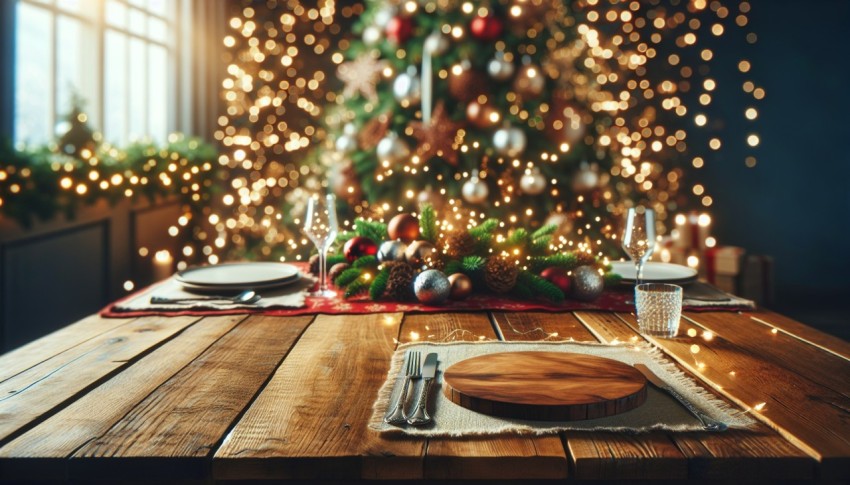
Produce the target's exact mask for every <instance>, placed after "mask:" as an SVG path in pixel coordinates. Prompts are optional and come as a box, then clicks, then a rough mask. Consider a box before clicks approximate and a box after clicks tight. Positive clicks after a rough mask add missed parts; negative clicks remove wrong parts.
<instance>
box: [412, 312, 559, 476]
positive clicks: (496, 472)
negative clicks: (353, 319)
mask: <svg viewBox="0 0 850 485" xmlns="http://www.w3.org/2000/svg"><path fill="white" fill-rule="evenodd" d="M423 335H425V336H427V338H428V340H430V341H434V342H452V341H480V340H495V339H496V338H497V335H496V333H495V331H494V329H493V326H492V325H491V323H490V319H489V318H488V316H487V315H486V314H484V313H441V314H431V315H407V316H406V317H405V319H404V324H403V326H402V333H401V337H400V339H401V341H402V343H405V342H409V341H413V339H414V337H415V338H417V339H418V338H421V336H423ZM424 475H425V478H430V479H476V478H477V479H491V480H498V479H519V478H538V479H544V478H564V477H566V476H567V457H566V452H565V450H564V446H563V444H562V442H561V440H560V438H559V437H558V436H537V437H528V436H515V435H508V436H499V437H492V436H487V437H466V438H432V439H429V440H428V448H427V454H426V456H425V469H424Z"/></svg>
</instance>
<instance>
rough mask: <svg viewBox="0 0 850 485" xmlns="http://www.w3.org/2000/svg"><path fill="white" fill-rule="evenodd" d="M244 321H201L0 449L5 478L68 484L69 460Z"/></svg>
mask: <svg viewBox="0 0 850 485" xmlns="http://www.w3.org/2000/svg"><path fill="white" fill-rule="evenodd" d="M245 318H246V317H245V316H244V315H233V316H223V317H207V318H205V319H204V320H203V321H202V322H199V323H198V324H195V325H193V326H191V327H189V328H188V329H186V330H185V331H184V332H183V333H181V334H180V335H179V336H178V337H177V338H174V339H172V340H170V341H168V342H166V343H165V344H163V345H162V346H161V347H159V348H157V349H156V350H154V351H153V352H151V353H150V354H148V355H146V356H144V357H142V358H141V359H140V360H139V361H138V362H136V363H135V364H133V365H132V366H130V367H129V368H128V369H125V370H124V371H122V372H121V373H119V374H118V375H116V376H114V377H112V378H111V379H109V380H108V381H106V382H104V383H103V384H101V385H100V386H98V387H96V388H94V389H92V390H91V391H90V392H88V393H87V394H85V395H84V396H82V397H80V398H79V399H77V400H76V401H74V402H73V403H71V404H70V405H68V407H66V408H64V409H62V410H61V411H59V412H57V413H56V414H54V415H52V416H50V417H49V418H48V419H47V420H45V421H43V422H41V423H40V424H39V425H37V426H36V427H34V428H33V429H31V430H29V431H27V432H26V433H24V434H23V435H22V436H20V437H18V438H17V439H15V440H13V441H11V442H10V443H9V444H7V445H6V446H4V447H2V448H0V466H2V467H3V469H4V477H5V478H11V479H24V478H27V479H45V480H46V479H56V480H59V479H67V478H68V476H69V475H68V469H67V468H68V466H67V465H68V460H67V458H68V457H70V456H71V455H72V454H73V453H74V452H75V451H76V450H77V449H79V448H80V447H82V446H84V445H85V444H87V443H89V442H91V441H93V440H95V439H96V438H98V437H100V436H102V435H103V434H104V433H106V431H107V430H109V428H111V427H112V425H113V424H115V423H116V422H118V420H120V419H121V418H122V417H124V415H125V414H127V412H129V411H130V410H131V409H133V407H135V406H136V405H137V404H138V403H139V402H140V401H142V400H143V399H144V398H145V397H146V396H148V395H149V394H150V393H151V392H152V391H153V390H154V389H156V388H157V387H158V386H159V385H160V384H162V383H163V382H165V381H166V380H167V379H169V378H170V377H172V376H173V375H174V374H176V373H177V372H178V371H179V370H180V369H181V368H183V367H184V366H186V365H187V364H189V363H190V362H192V360H194V359H195V358H197V356H198V355H200V354H201V353H202V352H204V350H205V349H206V348H207V347H209V346H210V345H212V344H213V343H214V342H215V341H216V340H218V339H219V338H220V337H221V336H222V335H224V334H225V333H227V332H229V331H230V330H231V329H232V328H233V327H234V326H235V325H236V324H237V323H238V322H239V321H241V320H243V319H245ZM57 430H61V432H57ZM12 458H26V460H13V459H12Z"/></svg>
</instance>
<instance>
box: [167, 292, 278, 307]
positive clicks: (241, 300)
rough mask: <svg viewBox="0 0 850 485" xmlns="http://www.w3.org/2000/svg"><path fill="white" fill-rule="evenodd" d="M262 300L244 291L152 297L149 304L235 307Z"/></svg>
mask: <svg viewBox="0 0 850 485" xmlns="http://www.w3.org/2000/svg"><path fill="white" fill-rule="evenodd" d="M261 299H262V296H260V295H258V294H257V293H256V292H255V291H254V290H245V291H243V292H241V293H239V294H238V295H236V296H192V297H185V298H166V297H164V296H152V297H151V303H195V302H199V301H200V302H203V301H208V302H219V303H227V304H236V305H253V304H254V303H257V302H258V301H260V300H261Z"/></svg>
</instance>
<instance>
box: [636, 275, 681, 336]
mask: <svg viewBox="0 0 850 485" xmlns="http://www.w3.org/2000/svg"><path fill="white" fill-rule="evenodd" d="M635 307H636V309H637V319H638V328H639V329H640V333H642V334H644V335H651V336H653V337H662V338H672V337H675V336H676V334H677V333H678V332H679V320H680V319H681V317H682V287H681V286H677V285H668V284H664V283H643V284H640V285H637V286H635Z"/></svg>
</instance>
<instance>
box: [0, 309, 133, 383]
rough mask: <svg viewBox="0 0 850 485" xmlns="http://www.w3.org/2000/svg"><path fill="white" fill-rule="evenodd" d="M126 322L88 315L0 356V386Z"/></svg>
mask: <svg viewBox="0 0 850 485" xmlns="http://www.w3.org/2000/svg"><path fill="white" fill-rule="evenodd" d="M130 321H132V319H128V318H101V317H99V316H98V315H91V316H89V317H86V318H84V319H82V320H80V321H79V322H76V323H72V324H71V325H68V326H67V327H64V328H62V329H61V330H57V331H55V332H53V333H51V334H49V335H45V336H44V337H41V338H40V339H37V340H34V341H32V342H30V343H28V344H26V345H24V346H23V347H19V348H17V349H15V350H13V351H11V352H8V353H6V354H3V355H2V356H0V383H2V382H5V381H6V380H8V379H9V378H10V377H12V376H14V375H17V374H19V373H21V372H23V371H25V370H27V369H29V368H30V367H33V366H36V365H38V364H40V363H42V362H44V361H45V360H47V359H49V358H51V357H53V356H54V355H56V354H60V353H62V352H64V351H66V350H68V349H70V348H71V347H74V346H76V345H79V344H80V343H82V342H85V341H86V340H89V339H91V338H93V337H96V336H98V335H100V334H102V333H105V332H108V331H110V330H112V329H114V328H117V327H120V326H122V325H126V324H127V323H129V322H130Z"/></svg>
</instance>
